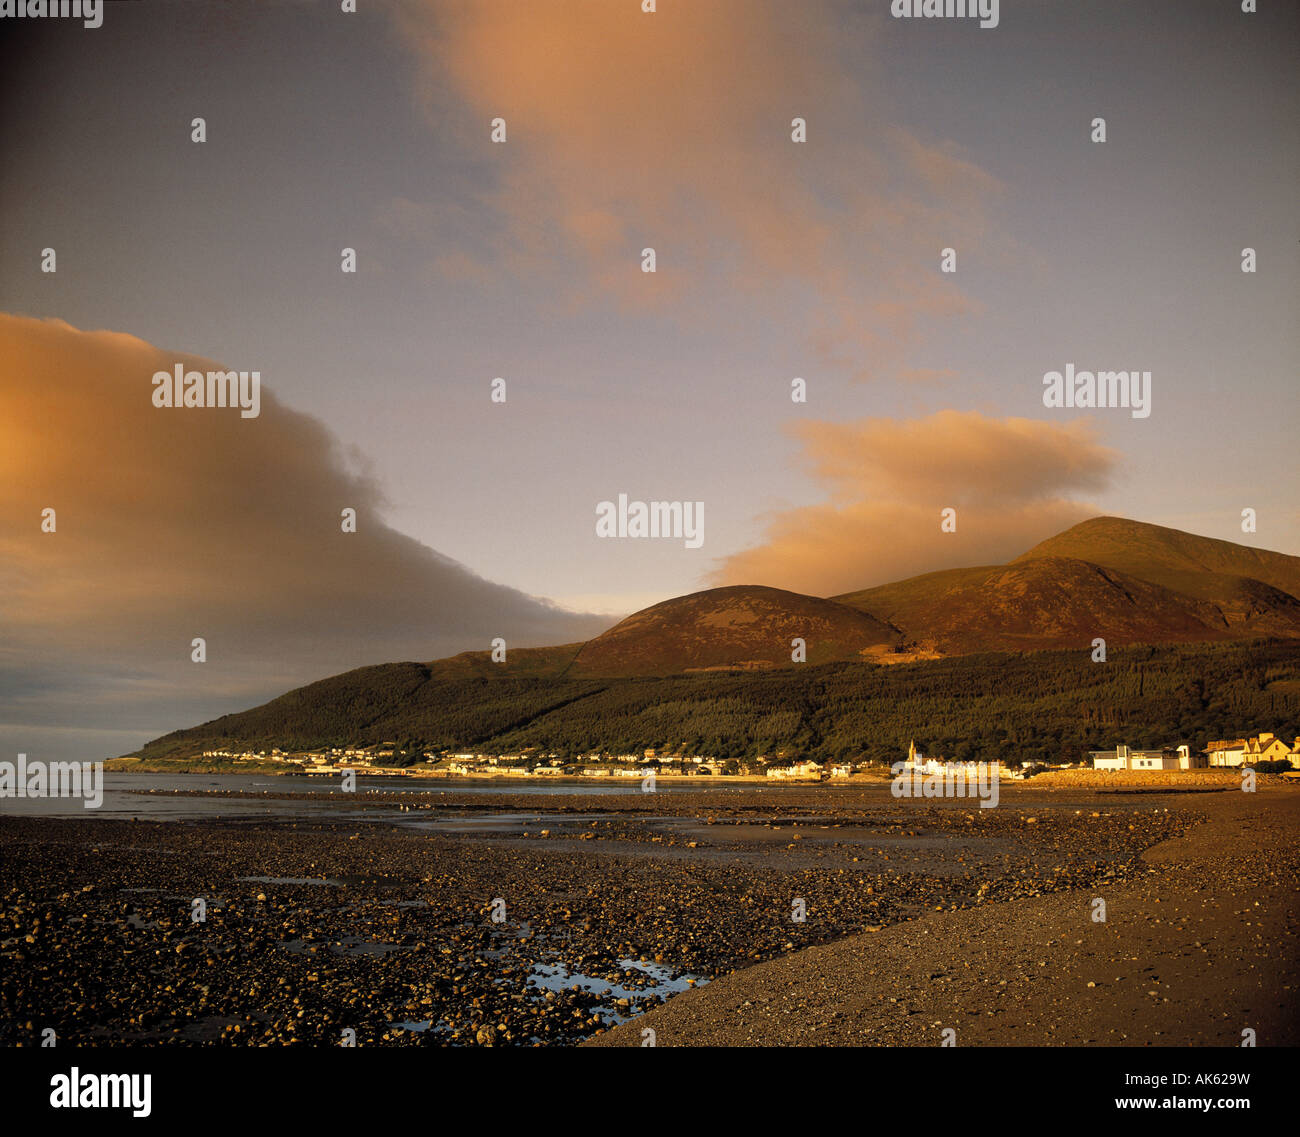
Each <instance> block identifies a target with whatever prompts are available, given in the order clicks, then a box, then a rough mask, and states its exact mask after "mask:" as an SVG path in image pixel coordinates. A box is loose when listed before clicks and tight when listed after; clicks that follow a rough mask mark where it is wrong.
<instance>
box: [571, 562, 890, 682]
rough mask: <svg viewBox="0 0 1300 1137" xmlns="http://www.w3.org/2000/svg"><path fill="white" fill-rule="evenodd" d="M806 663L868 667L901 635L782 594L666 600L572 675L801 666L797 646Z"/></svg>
mask: <svg viewBox="0 0 1300 1137" xmlns="http://www.w3.org/2000/svg"><path fill="white" fill-rule="evenodd" d="M795 638H800V639H802V640H804V642H805V648H806V652H807V662H808V663H811V664H818V663H830V662H833V661H837V660H861V659H863V658H865V657H866V655H867V653H868V652H869V650H870V649H871V648H873V647H881V646H891V647H892V645H893V644H894V643H896V642H897V641H898V639H899V635H898V631H897V630H896V629H895V628H892V627H890V626H889V624H888V623H886V622H884V621H881V620H878V619H876V617H875V616H873V615H871V614H870V613H867V612H860V611H858V610H857V609H854V608H850V607H847V606H846V605H843V604H837V603H835V602H834V601H833V600H822V599H819V598H818V597H815V596H803V595H801V594H800V593H797V592H786V591H784V590H783V589H779V588H763V587H758V586H753V585H740V586H735V587H731V588H711V589H708V590H706V591H704V592H695V593H692V594H691V595H689V596H679V597H676V598H674V599H672V600H665V601H664V602H663V603H661V604H656V605H654V606H653V607H650V608H646V609H643V610H642V611H640V612H636V613H634V614H633V615H631V616H629V617H628V618H627V619H626V620H623V621H622V622H621V623H619V624H616V625H615V626H614V627H612V628H610V629H609V631H607V632H605V633H604V634H603V635H600V636H597V637H596V638H595V639H594V640H591V641H589V642H588V643H586V644H585V645H583V647H582V649H581V650H580V651H579V652H578V654H577V658H576V659H575V660H574V661H573V665H572V667H570V669H569V672H568V674H569V675H570V676H573V677H579V676H593V677H594V676H633V675H677V674H681V673H684V672H691V671H706V670H713V669H734V670H763V669H766V668H771V667H790V666H794V665H793V664H792V662H791V658H790V657H791V641H792V640H793V639H795Z"/></svg>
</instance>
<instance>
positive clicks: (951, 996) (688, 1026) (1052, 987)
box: [584, 788, 1300, 1046]
mask: <svg viewBox="0 0 1300 1137" xmlns="http://www.w3.org/2000/svg"><path fill="white" fill-rule="evenodd" d="M1198 809H1203V810H1204V812H1205V814H1206V817H1205V818H1204V820H1201V821H1200V822H1198V823H1197V824H1195V825H1193V826H1192V827H1191V828H1190V829H1189V830H1188V831H1187V832H1186V833H1184V834H1182V835H1181V836H1177V837H1173V838H1170V839H1167V840H1164V841H1161V842H1158V843H1157V844H1155V845H1153V846H1151V847H1150V848H1149V849H1147V850H1146V851H1145V852H1143V853H1142V854H1141V858H1140V859H1141V861H1142V863H1143V865H1144V866H1145V869H1146V871H1145V872H1143V873H1141V874H1140V875H1138V876H1136V877H1130V878H1128V879H1125V880H1119V881H1115V882H1111V883H1108V884H1107V885H1106V886H1105V887H1104V888H1097V887H1092V888H1087V889H1084V890H1075V891H1072V892H1068V893H1051V894H1047V895H1043V896H1037V897H1024V898H1017V899H1014V900H1011V901H1009V902H1007V903H1006V904H1003V905H996V906H993V907H977V908H968V909H962V910H958V911H946V912H931V913H928V914H927V915H926V916H924V917H923V918H922V919H921V920H919V921H915V922H909V923H903V924H894V925H891V926H888V927H885V928H882V929H881V930H880V931H878V932H874V933H866V934H862V935H855V936H850V937H847V938H845V939H841V940H836V941H832V942H829V943H825V944H820V945H817V946H814V947H809V948H807V949H804V950H803V951H800V952H796V953H794V954H792V955H787V956H782V957H779V958H777V959H773V960H770V961H766V962H764V963H761V964H757V965H756V966H754V967H751V968H746V969H745V970H743V971H738V972H733V973H732V974H731V975H729V976H724V977H722V978H720V979H718V980H717V981H715V982H714V983H712V984H710V985H709V986H708V987H707V988H704V989H701V990H698V991H693V992H687V993H684V994H682V995H679V996H677V997H675V998H674V999H672V1000H671V1001H670V1002H668V1003H666V1004H665V1005H664V1006H662V1007H660V1008H656V1009H655V1010H652V1011H650V1012H649V1013H648V1014H646V1015H644V1016H642V1017H641V1018H639V1019H637V1020H636V1022H635V1023H629V1024H622V1025H620V1026H617V1027H615V1028H614V1029H613V1030H611V1031H609V1032H606V1033H605V1034H602V1035H599V1036H597V1037H595V1038H593V1039H589V1040H587V1041H586V1042H585V1043H584V1045H589V1046H633V1045H635V1046H639V1045H641V1044H642V1041H643V1037H642V1034H641V1032H642V1031H643V1030H644V1029H645V1028H647V1027H648V1028H651V1029H653V1030H654V1031H655V1036H656V1040H655V1045H658V1046H774V1045H775V1046H791V1045H794V1046H797V1045H816V1046H863V1045H887V1046H939V1045H940V1044H941V1042H942V1041H943V1031H944V1030H945V1029H947V1028H951V1029H953V1030H955V1031H956V1042H957V1044H958V1045H977V1046H979V1045H982V1046H1023V1045H1034V1046H1088V1045H1102V1046H1153V1045H1154V1046H1189V1045H1190V1046H1241V1045H1242V1042H1243V1033H1242V1032H1243V1031H1246V1030H1251V1031H1254V1032H1255V1039H1256V1044H1257V1045H1260V1046H1295V1045H1297V1044H1300V1019H1297V1016H1296V1014H1295V1004H1296V998H1295V991H1296V989H1297V982H1298V981H1300V958H1298V957H1300V949H1298V948H1297V932H1298V930H1300V926H1298V922H1297V911H1296V907H1297V906H1296V903H1295V884H1294V881H1295V879H1296V877H1295V873H1296V871H1297V870H1298V869H1300V855H1297V852H1296V848H1297V840H1296V839H1297V836H1298V835H1300V794H1297V793H1295V792H1294V791H1293V790H1291V789H1289V788H1269V789H1263V790H1260V791H1257V792H1256V794H1243V793H1236V794H1216V795H1213V797H1212V798H1207V799H1203V801H1202V802H1198ZM1097 898H1100V899H1102V900H1104V901H1105V903H1106V912H1105V914H1106V919H1105V921H1104V922H1098V921H1096V920H1095V919H1094V918H1093V912H1094V909H1093V904H1094V903H1095V899H1097ZM1009 948H1011V949H1014V950H1011V951H1009ZM1224 1007H1229V1008H1231V1010H1224V1009H1223V1008H1224Z"/></svg>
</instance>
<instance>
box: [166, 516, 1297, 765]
mask: <svg viewBox="0 0 1300 1137" xmlns="http://www.w3.org/2000/svg"><path fill="white" fill-rule="evenodd" d="M1291 589H1295V590H1296V592H1300V558H1297V557H1288V556H1284V555H1282V554H1280V553H1272V552H1267V551H1265V550H1259V549H1252V548H1248V547H1246V546H1241V545H1235V544H1233V543H1231V542H1228V541H1216V540H1212V539H1210V538H1205V537H1196V536H1194V535H1192V534H1188V533H1181V532H1179V531H1177V530H1172V529H1164V528H1161V527H1160V526H1156V525H1144V524H1141V523H1139V522H1132V521H1125V520H1123V519H1121V518H1110V517H1101V518H1094V519H1093V520H1091V521H1087V522H1084V523H1082V524H1080V525H1076V526H1074V527H1073V528H1071V529H1068V530H1066V531H1065V532H1064V533H1061V534H1059V535H1058V536H1056V537H1054V538H1052V539H1051V540H1049V541H1044V542H1043V543H1042V544H1040V545H1037V546H1035V547H1034V548H1033V549H1030V550H1029V552H1027V553H1025V554H1024V555H1023V556H1021V557H1017V558H1016V559H1015V560H1013V561H1011V562H1010V563H1009V564H1006V565H988V566H981V567H975V568H963V569H952V570H948V571H945V572H935V573H926V574H924V575H921V576H916V577H912V578H910V579H908V580H903V581H898V582H895V583H893V584H887V585H882V586H880V587H878V588H871V589H866V590H864V591H861V592H854V593H849V594H846V595H844V596H840V597H835V598H832V599H820V598H818V597H813V596H804V595H801V594H799V593H795V592H787V591H784V590H782V589H776V588H766V587H761V586H736V587H729V588H715V589H708V590H706V591H703V592H697V593H692V594H691V595H689V596H682V597H677V598H675V599H673V600H667V601H664V602H663V603H661V604H656V605H654V606H653V607H650V608H647V609H645V610H643V611H641V612H637V613H635V614H634V615H632V616H629V617H628V618H627V619H625V620H623V621H622V622H621V623H619V624H617V625H615V626H614V627H613V628H611V629H609V630H608V631H606V632H605V633H603V634H602V635H600V636H597V637H596V638H595V639H593V640H590V641H588V642H586V643H584V644H566V645H562V646H559V647H548V648H532V649H510V650H509V651H508V653H507V661H506V662H505V663H504V664H498V663H493V662H492V661H491V659H490V657H489V654H488V653H487V652H466V653H462V654H461V655H457V656H453V657H452V658H450V659H443V660H436V661H433V662H430V663H393V664H385V665H381V666H378V667H366V668H360V669H358V670H356V671H351V672H348V673H346V674H344V675H337V676H334V677H332V678H329V679H325V680H322V681H321V682H319V683H313V684H311V685H309V686H307V687H302V688H299V689H298V690H296V691H290V692H289V693H288V694H285V695H282V696H280V697H279V698H278V699H273V700H272V701H271V702H269V703H266V704H264V705H263V706H261V707H256V708H254V709H252V710H249V711H246V712H243V713H241V714H234V715H226V716H224V717H222V718H220V719H216V720H214V721H213V722H210V723H205V724H203V725H202V726H200V727H196V728H193V729H191V730H182V731H176V732H174V733H173V734H169V735H167V736H165V737H164V738H160V739H157V740H155V741H154V742H151V743H149V744H148V746H146V747H145V748H144V750H143V751H141V753H142V754H144V755H145V756H148V757H167V756H173V757H175V756H181V757H183V756H189V755H194V754H199V753H201V752H202V751H203V750H205V749H228V748H230V747H231V746H242V747H252V748H255V749H265V748H268V747H270V746H281V747H286V748H309V747H319V746H325V745H333V746H338V745H347V744H350V743H365V744H374V743H379V742H383V741H389V740H393V741H418V742H419V743H421V744H422V745H424V746H425V747H428V748H437V749H441V748H444V747H446V748H453V749H454V748H469V747H473V748H477V749H483V750H490V749H496V750H517V749H522V748H526V747H540V748H550V749H555V750H557V751H558V752H561V753H565V754H576V753H580V752H583V751H586V750H590V749H592V748H603V749H607V750H611V751H616V752H628V751H635V750H638V749H641V748H644V747H649V746H655V747H661V746H664V747H676V746H680V747H686V748H691V749H694V750H697V751H700V750H703V751H706V752H709V753H714V754H719V755H723V756H726V755H731V756H740V755H746V754H757V753H770V752H773V751H775V750H779V749H789V750H798V751H799V752H802V753H809V754H815V755H821V756H832V757H833V756H838V755H841V754H846V753H849V752H851V751H853V750H854V748H855V747H856V748H858V749H859V751H861V749H862V748H863V747H868V746H871V745H877V744H879V745H886V743H884V742H880V740H882V739H885V740H888V742H887V745H888V746H896V745H898V740H899V739H900V738H902V739H906V738H907V737H909V736H910V735H911V734H916V735H918V736H919V737H933V736H935V732H938V734H937V737H938V738H940V739H941V740H942V739H950V740H952V741H953V744H954V745H957V744H958V743H959V741H960V740H961V739H963V738H965V739H967V741H968V742H970V740H972V739H974V740H975V742H971V743H970V744H971V745H976V744H977V743H978V740H979V739H980V738H986V737H988V736H989V732H990V731H991V730H995V729H996V730H997V731H1002V732H1003V733H1004V734H1005V733H1006V732H1011V735H1012V736H1013V737H1015V738H1017V739H1018V741H1019V744H1021V745H1024V746H1028V747H1029V748H1030V749H1031V750H1033V751H1034V752H1035V753H1037V752H1039V751H1042V752H1044V753H1046V752H1049V751H1051V750H1052V749H1053V748H1065V749H1069V748H1072V747H1073V748H1078V747H1081V746H1087V745H1094V744H1095V745H1101V744H1105V745H1113V743H1114V741H1115V740H1116V733H1115V732H1116V731H1123V732H1124V733H1125V736H1126V738H1127V741H1129V742H1130V743H1133V744H1143V742H1144V741H1153V742H1154V741H1158V740H1164V741H1167V740H1168V738H1169V737H1171V736H1173V735H1179V736H1183V735H1186V734H1188V733H1194V732H1201V733H1207V732H1208V733H1209V734H1216V735H1218V736H1232V735H1234V734H1240V733H1242V732H1246V731H1250V730H1256V729H1259V728H1260V726H1261V725H1263V726H1267V727H1271V728H1272V729H1276V730H1278V731H1279V733H1282V734H1284V735H1285V734H1286V733H1287V732H1288V731H1292V732H1293V731H1295V730H1297V729H1300V715H1298V714H1297V692H1298V691H1300V597H1297V595H1296V594H1295V593H1293V592H1292V591H1291ZM1098 637H1100V638H1103V639H1105V640H1106V644H1107V665H1106V666H1105V667H1098V666H1097V665H1096V664H1094V663H1092V662H1091V645H1092V641H1093V640H1094V639H1095V638H1098ZM1265 637H1268V638H1265ZM795 638H800V639H803V640H804V641H805V643H806V650H807V662H806V663H804V664H801V665H795V664H793V663H792V661H791V658H790V653H791V641H792V640H793V639H795ZM1216 641H1225V642H1216ZM1232 641H1242V642H1232ZM1198 645H1199V646H1198ZM913 648H921V649H924V652H935V653H937V654H940V655H945V656H948V657H950V658H939V659H931V660H929V661H928V662H922V661H913V660H916V655H917V654H922V653H915V652H913V651H912V650H911V649H913ZM900 649H906V650H900ZM997 652H1008V653H1015V654H1001V655H999V654H988V653H997ZM883 662H890V663H891V664H892V665H891V666H890V667H888V668H885V667H880V666H875V664H878V663H883ZM1157 676H1158V679H1157V678H1156V677H1157ZM991 724H997V725H996V728H994V726H992V725H991Z"/></svg>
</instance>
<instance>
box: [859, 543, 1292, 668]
mask: <svg viewBox="0 0 1300 1137" xmlns="http://www.w3.org/2000/svg"><path fill="white" fill-rule="evenodd" d="M1298 597H1300V557H1289V556H1285V555H1284V554H1282V553H1274V552H1269V551H1268V550H1264V549H1253V548H1250V547H1248V546H1245V545H1236V544H1233V543H1232V542H1231V541H1219V540H1215V539H1213V538H1210V537H1198V536H1195V535H1194V534H1191V533H1183V532H1181V531H1179V530H1177V529H1166V528H1164V527H1162V526H1159V525H1147V524H1144V523H1142V522H1138V521H1127V520H1125V519H1123V518H1118V517H1096V518H1093V519H1091V520H1089V521H1084V522H1081V523H1080V524H1078V525H1075V526H1073V527H1071V528H1070V529H1067V530H1066V531H1065V532H1063V533H1060V534H1058V535H1057V536H1055V537H1052V538H1050V539H1049V540H1047V541H1044V542H1042V543H1041V544H1038V545H1036V546H1034V548H1032V549H1030V550H1029V551H1028V552H1027V553H1024V554H1023V555H1022V556H1019V557H1017V558H1016V559H1015V560H1013V561H1011V562H1010V563H1009V564H1006V565H993V566H984V567H980V568H963V569H950V570H948V571H946V572H937V573H926V574H924V575H922V576H916V577H911V578H910V579H908V580H902V581H897V582H895V583H892V584H886V585H881V586H880V587H878V588H870V589H865V590H863V591H861V592H853V593H848V594H846V595H843V596H838V597H835V599H836V600H838V601H839V602H841V603H843V604H847V605H849V606H851V607H855V608H860V609H862V610H863V611H867V612H870V613H872V614H873V615H875V616H877V617H879V618H880V619H882V620H887V621H888V622H889V623H891V624H893V625H894V626H896V627H898V628H899V629H901V630H902V632H903V633H904V635H905V637H906V639H907V640H908V642H910V643H918V644H921V645H924V646H930V647H933V648H936V649H937V650H939V651H941V652H944V653H957V654H960V653H964V652H971V651H1011V650H1017V649H1019V650H1033V649H1039V648H1053V647H1066V646H1071V645H1074V646H1080V647H1082V646H1086V645H1087V644H1089V643H1091V641H1092V639H1093V638H1094V637H1097V636H1100V637H1101V638H1103V639H1105V640H1106V642H1107V644H1108V645H1114V644H1130V643H1191V642H1196V641H1201V640H1212V639H1250V638H1255V637H1258V636H1270V635H1275V636H1288V637H1289V636H1297V637H1300V598H1298Z"/></svg>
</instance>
